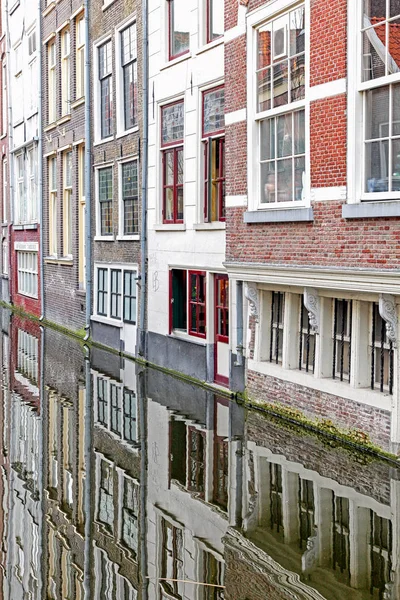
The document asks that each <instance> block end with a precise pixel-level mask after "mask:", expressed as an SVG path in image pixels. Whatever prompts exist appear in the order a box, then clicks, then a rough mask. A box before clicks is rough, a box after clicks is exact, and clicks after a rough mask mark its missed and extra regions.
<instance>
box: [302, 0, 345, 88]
mask: <svg viewBox="0 0 400 600" xmlns="http://www.w3.org/2000/svg"><path fill="white" fill-rule="evenodd" d="M310 49H311V55H310V85H319V84H321V83H327V82H328V81H335V80H336V79H340V78H342V77H345V76H346V60H347V51H346V49H347V0H329V2H326V1H325V0H311V15H310Z"/></svg>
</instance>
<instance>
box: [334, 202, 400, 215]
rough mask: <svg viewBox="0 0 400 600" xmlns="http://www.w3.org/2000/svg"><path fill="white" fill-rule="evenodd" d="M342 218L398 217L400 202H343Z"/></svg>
mask: <svg viewBox="0 0 400 600" xmlns="http://www.w3.org/2000/svg"><path fill="white" fill-rule="evenodd" d="M342 217H343V218H344V219H376V218H379V217H400V202H399V201H398V200H396V201H395V202H386V201H383V202H360V203H358V204H343V206H342Z"/></svg>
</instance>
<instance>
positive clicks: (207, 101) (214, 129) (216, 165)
mask: <svg viewBox="0 0 400 600" xmlns="http://www.w3.org/2000/svg"><path fill="white" fill-rule="evenodd" d="M224 132H225V119H224V88H223V87H220V88H217V89H214V90H211V91H208V92H204V93H203V149H204V220H205V222H210V221H224V220H225V137H224Z"/></svg>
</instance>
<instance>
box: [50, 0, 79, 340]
mask: <svg viewBox="0 0 400 600" xmlns="http://www.w3.org/2000/svg"><path fill="white" fill-rule="evenodd" d="M41 29H42V40H41V42H42V43H43V60H42V85H43V104H42V120H43V247H44V273H43V277H44V297H45V307H44V313H45V316H46V318H47V319H48V320H49V321H53V322H55V323H59V324H61V325H65V326H68V327H69V328H70V329H73V330H77V329H80V328H81V327H83V326H84V325H85V302H86V300H85V281H86V279H85V184H84V166H85V153H84V152H85V150H84V149H85V112H84V111H85V83H84V56H85V29H84V14H83V6H82V2H81V1H80V0H73V2H72V3H71V2H67V0H62V1H61V2H49V1H46V0H43V3H42V24H41Z"/></svg>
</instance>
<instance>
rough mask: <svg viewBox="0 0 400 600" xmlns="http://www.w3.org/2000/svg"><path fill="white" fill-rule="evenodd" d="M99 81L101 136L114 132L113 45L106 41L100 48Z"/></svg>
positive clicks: (107, 135) (104, 136)
mask: <svg viewBox="0 0 400 600" xmlns="http://www.w3.org/2000/svg"><path fill="white" fill-rule="evenodd" d="M98 53H99V81H100V122H101V127H100V129H101V138H102V139H103V138H106V137H109V136H110V135H112V134H113V100H112V46H111V41H109V42H106V43H105V44H103V45H102V46H100V48H99V49H98Z"/></svg>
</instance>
